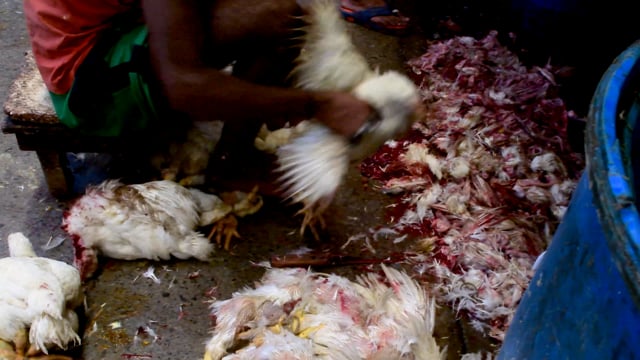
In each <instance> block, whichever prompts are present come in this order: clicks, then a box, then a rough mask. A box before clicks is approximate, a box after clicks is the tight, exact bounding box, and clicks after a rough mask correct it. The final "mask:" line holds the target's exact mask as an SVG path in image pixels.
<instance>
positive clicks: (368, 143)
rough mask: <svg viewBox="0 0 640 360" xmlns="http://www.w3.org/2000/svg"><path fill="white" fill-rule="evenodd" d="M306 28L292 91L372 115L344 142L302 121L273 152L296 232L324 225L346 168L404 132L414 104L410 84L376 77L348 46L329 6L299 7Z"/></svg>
mask: <svg viewBox="0 0 640 360" xmlns="http://www.w3.org/2000/svg"><path fill="white" fill-rule="evenodd" d="M299 3H301V5H302V6H303V7H304V8H306V9H307V11H308V15H307V21H308V25H307V26H306V28H305V32H306V33H305V37H304V43H303V47H302V50H301V54H300V57H299V58H298V64H297V66H296V68H295V69H294V70H293V72H292V75H293V77H294V79H295V82H296V86H298V87H300V88H303V89H307V90H316V91H349V92H351V93H353V94H354V95H355V96H356V97H358V98H359V99H361V100H363V101H365V102H367V103H369V104H370V105H371V106H372V108H373V109H374V110H375V112H376V115H377V116H376V117H375V119H371V120H370V121H368V122H367V123H366V124H365V125H364V126H363V127H362V128H361V129H360V131H358V133H357V134H356V136H354V137H353V138H351V139H348V138H345V137H343V136H340V135H338V134H336V133H334V132H333V131H332V130H330V129H329V128H328V127H326V126H324V125H323V124H321V123H320V122H318V121H314V120H313V119H310V122H309V124H308V126H307V127H306V129H304V130H303V132H302V133H301V134H298V135H296V136H294V137H293V138H292V139H291V141H290V142H289V143H288V144H286V145H283V146H281V147H280V148H279V149H278V152H277V155H278V162H279V167H278V170H279V171H280V172H281V173H282V175H281V178H280V180H281V182H282V185H283V190H284V194H285V196H287V198H288V199H290V200H292V202H294V203H301V204H302V205H303V208H302V210H300V213H302V214H304V220H303V222H302V227H301V233H304V231H305V229H306V228H307V227H309V228H310V230H311V231H312V232H313V233H314V236H315V237H316V239H317V238H318V234H317V232H316V230H315V225H316V223H319V224H320V225H321V226H324V223H323V221H322V216H321V215H322V213H323V212H324V211H325V210H326V208H327V207H328V206H329V204H330V203H331V202H332V200H333V197H334V194H335V193H336V191H337V189H338V187H339V186H340V184H341V183H342V180H343V178H344V177H345V175H346V173H347V170H348V167H349V164H350V162H351V161H359V160H362V159H363V158H364V157H365V156H366V155H368V154H370V153H372V152H373V151H375V149H377V148H378V147H379V146H380V145H382V144H383V143H384V142H385V141H386V140H389V139H391V138H393V137H396V136H398V135H399V134H401V133H403V132H404V131H406V130H408V129H409V127H410V126H411V124H412V123H413V122H414V120H416V118H417V116H416V115H417V110H418V108H419V104H420V100H419V96H418V91H417V88H416V86H415V84H414V83H413V82H412V81H411V80H410V79H409V78H408V77H406V76H405V75H402V74H400V73H399V72H396V71H393V70H390V71H386V72H384V73H379V72H378V71H375V70H373V69H371V67H370V66H369V64H368V63H367V61H366V59H365V58H364V57H363V56H362V54H361V53H360V52H359V51H358V49H357V48H356V47H355V45H354V44H353V43H352V40H351V37H350V35H349V34H348V33H347V29H346V26H345V24H344V21H343V19H342V17H341V15H340V12H339V11H338V8H337V5H336V2H335V1H333V0H307V1H303V0H299Z"/></svg>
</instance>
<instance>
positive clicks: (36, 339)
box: [0, 233, 83, 354]
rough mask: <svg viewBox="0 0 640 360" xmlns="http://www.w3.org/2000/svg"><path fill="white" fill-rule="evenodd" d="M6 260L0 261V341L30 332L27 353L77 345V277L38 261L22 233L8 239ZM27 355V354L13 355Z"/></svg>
mask: <svg viewBox="0 0 640 360" xmlns="http://www.w3.org/2000/svg"><path fill="white" fill-rule="evenodd" d="M8 242H9V253H10V257H7V258H3V259H0V340H2V341H5V342H14V341H15V340H17V339H18V338H19V337H20V336H21V333H22V332H25V331H27V330H28V332H29V337H28V339H29V343H30V344H31V348H30V350H29V352H30V353H33V352H34V351H35V352H44V353H45V354H47V353H48V349H50V348H52V347H54V346H57V347H58V348H61V349H67V347H68V346H69V344H80V342H81V340H80V337H79V336H78V334H77V331H78V316H77V314H76V313H75V311H74V309H75V308H77V307H78V306H79V305H81V304H82V300H83V296H82V292H81V290H80V285H81V283H80V274H79V273H78V270H77V269H76V268H74V267H73V266H71V265H68V264H66V263H64V262H61V261H57V260H53V259H48V258H44V257H38V256H36V254H35V252H34V250H33V247H32V245H31V242H30V241H29V239H27V238H26V237H25V236H24V235H23V234H22V233H13V234H10V235H9V237H8ZM16 350H17V351H26V350H27V349H16Z"/></svg>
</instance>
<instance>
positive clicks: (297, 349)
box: [204, 265, 445, 360]
mask: <svg viewBox="0 0 640 360" xmlns="http://www.w3.org/2000/svg"><path fill="white" fill-rule="evenodd" d="M381 269H382V274H377V273H369V274H366V275H360V276H358V277H357V278H356V280H355V281H351V280H349V279H347V278H344V277H341V276H338V275H331V274H322V273H314V272H311V271H307V270H305V269H303V268H290V269H270V270H268V271H267V272H266V273H265V275H264V276H263V278H262V280H261V282H260V283H259V284H258V285H256V287H255V288H254V289H249V288H247V289H244V290H242V291H239V292H236V293H234V294H233V297H232V298H231V299H227V300H219V301H215V302H214V303H213V304H212V305H211V309H212V312H213V315H214V316H215V318H216V326H215V329H214V330H213V337H212V338H211V340H209V342H208V343H207V345H206V351H205V357H204V359H205V360H218V359H225V360H231V359H238V360H239V359H274V360H278V359H332V360H335V359H344V360H347V359H389V360H393V359H422V360H428V359H442V358H443V357H444V355H445V354H444V351H441V350H440V349H439V347H438V345H437V344H436V342H435V339H434V338H433V336H432V333H433V327H434V320H435V318H434V316H435V314H434V311H435V308H434V302H433V301H432V300H431V299H430V298H428V297H427V295H426V294H425V291H424V289H422V288H421V287H420V286H419V285H418V284H417V283H416V282H415V281H414V280H413V279H411V278H410V277H409V276H408V275H407V274H406V273H404V272H402V271H399V270H396V269H393V268H390V267H386V266H384V265H382V268H381ZM284 344H286V345H284Z"/></svg>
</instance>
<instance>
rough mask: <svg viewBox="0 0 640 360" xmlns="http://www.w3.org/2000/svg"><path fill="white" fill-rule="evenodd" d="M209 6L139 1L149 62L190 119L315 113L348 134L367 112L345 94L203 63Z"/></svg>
mask: <svg viewBox="0 0 640 360" xmlns="http://www.w3.org/2000/svg"><path fill="white" fill-rule="evenodd" d="M208 6H210V5H207V4H206V2H205V1H201V0H144V1H143V10H144V14H145V21H146V23H147V26H148V28H149V33H150V37H149V47H150V52H151V58H152V65H153V67H154V71H155V73H156V74H157V75H158V77H159V79H160V82H161V84H162V90H163V93H164V94H165V95H166V97H167V100H168V101H169V104H170V106H171V107H172V108H173V109H175V110H178V111H181V112H184V113H186V114H188V115H189V116H190V117H191V118H193V119H199V120H223V121H247V120H263V121H268V120H269V119H278V118H280V119H282V118H287V119H292V120H294V121H295V120H302V119H307V118H311V117H320V119H319V120H320V121H323V122H324V123H326V124H327V125H328V126H329V127H331V128H332V129H334V130H335V131H337V132H339V133H342V134H344V135H351V134H353V133H355V131H356V130H357V129H358V128H359V127H360V125H361V124H362V123H363V122H364V121H365V119H366V118H367V116H368V115H369V112H370V109H369V108H368V105H367V104H366V103H363V102H361V101H359V100H357V99H356V98H355V97H353V96H351V95H349V94H345V93H311V92H307V91H302V90H298V89H288V88H279V87H267V86H262V85H257V84H253V83H250V82H247V81H244V80H241V79H238V78H235V77H233V76H230V75H227V74H224V73H222V72H220V71H219V70H217V69H215V68H213V67H210V66H207V65H206V64H205V63H204V61H203V60H202V55H203V54H204V53H205V50H204V49H205V46H206V42H207V41H208V39H209V36H208V34H207V31H209V30H208V29H209V28H210V27H209V26H208V24H207V22H208V21H210V20H209V18H208Z"/></svg>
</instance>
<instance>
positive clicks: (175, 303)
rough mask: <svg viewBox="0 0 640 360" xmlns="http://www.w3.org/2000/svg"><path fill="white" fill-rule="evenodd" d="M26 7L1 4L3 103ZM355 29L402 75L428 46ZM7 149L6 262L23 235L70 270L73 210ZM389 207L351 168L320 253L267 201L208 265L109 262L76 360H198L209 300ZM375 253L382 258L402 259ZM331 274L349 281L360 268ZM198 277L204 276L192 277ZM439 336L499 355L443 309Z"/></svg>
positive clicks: (1, 199)
mask: <svg viewBox="0 0 640 360" xmlns="http://www.w3.org/2000/svg"><path fill="white" fill-rule="evenodd" d="M21 5H22V2H21V1H19V0H0V38H1V39H2V42H1V43H0V53H1V54H2V57H1V58H0V61H1V65H2V68H3V70H4V71H3V72H2V73H1V74H0V98H1V99H5V98H6V96H7V89H8V86H9V85H10V83H11V81H12V80H13V79H14V78H15V77H16V76H17V75H18V73H19V70H20V66H21V63H22V56H23V53H24V52H25V51H26V50H28V48H29V43H28V39H27V34H26V30H25V28H24V22H23V15H22V12H21ZM352 29H353V34H354V36H355V39H356V43H357V44H358V45H359V46H360V47H361V48H362V50H363V52H364V53H365V54H366V55H367V56H368V58H369V60H370V61H371V62H372V63H373V64H377V65H378V66H379V67H380V68H381V69H387V68H396V69H402V68H403V63H404V61H405V60H406V59H408V58H409V57H411V56H413V55H419V54H421V53H422V46H423V45H424V44H423V42H422V39H421V38H419V37H409V38H404V39H398V38H395V37H389V36H384V35H380V34H377V33H374V32H371V31H368V30H364V29H361V28H359V27H357V26H353V27H352ZM0 150H1V151H0V239H2V240H1V241H0V256H2V257H4V256H6V255H7V247H6V242H5V241H4V239H6V238H7V236H8V234H10V233H12V232H16V231H21V232H23V233H25V235H26V236H27V237H29V238H30V239H31V240H32V242H33V243H34V245H35V248H36V252H38V254H39V255H42V256H47V257H51V258H55V259H60V260H63V261H66V262H71V260H72V248H71V244H70V241H64V242H63V243H62V244H61V245H60V246H58V247H55V248H53V249H50V250H46V248H47V246H46V244H47V243H48V242H49V241H50V240H53V241H55V240H56V239H57V238H59V237H61V236H62V237H63V236H65V234H64V232H63V231H62V230H61V229H60V221H61V217H62V212H63V209H64V207H65V205H66V204H64V203H59V202H58V201H56V200H55V199H54V198H52V197H51V196H50V195H49V194H48V190H47V188H46V184H45V182H44V179H43V175H42V173H41V171H40V168H39V164H38V162H37V159H36V156H35V154H34V153H30V152H22V151H20V150H19V149H18V147H17V145H16V142H15V139H14V137H13V136H0ZM392 200H393V199H391V198H390V197H387V196H385V195H381V194H379V193H377V192H375V191H373V190H369V189H368V188H367V187H366V186H363V183H362V182H361V178H360V176H359V174H358V172H357V170H356V169H355V168H354V169H352V171H351V172H350V174H349V180H348V181H347V183H346V184H345V186H344V187H343V189H342V191H341V192H340V193H339V195H338V197H337V199H336V201H335V203H334V204H333V205H332V208H331V209H330V210H329V211H327V214H328V216H327V222H328V231H327V234H328V237H327V238H326V239H325V240H324V243H323V244H321V245H318V244H316V243H314V242H312V241H308V240H307V239H303V238H301V237H300V236H299V235H298V233H297V229H298V226H299V224H300V219H299V218H295V217H293V216H292V215H293V212H294V210H295V209H293V208H288V207H286V206H283V205H282V204H280V203H278V202H277V201H269V202H267V204H266V206H265V207H264V208H263V209H262V210H261V211H260V212H259V213H258V214H256V215H254V216H251V217H248V218H245V219H243V220H242V221H241V223H240V227H239V231H240V233H241V234H242V236H243V238H242V239H241V240H239V241H237V242H236V243H235V246H234V247H233V253H232V254H230V253H227V252H224V251H219V252H218V253H217V255H216V256H215V257H214V259H213V261H211V263H202V262H198V261H195V260H193V261H168V262H160V263H152V262H148V261H130V262H126V261H115V260H105V261H103V262H102V263H101V268H102V271H101V273H100V274H99V275H98V276H97V278H95V279H94V280H91V281H89V282H88V283H87V284H86V287H85V292H86V303H87V310H86V313H85V314H83V320H84V321H83V329H82V331H83V335H82V342H83V343H82V346H81V347H78V348H75V349H73V350H72V351H70V352H69V354H70V355H72V356H73V357H74V358H83V359H87V360H94V359H106V360H108V359H123V358H133V359H135V358H141V359H143V358H147V359H158V360H159V359H201V358H202V355H203V352H204V343H205V341H206V340H207V339H208V338H209V336H210V334H209V331H210V327H211V319H210V317H209V310H208V301H209V300H210V297H209V296H210V295H211V294H213V295H215V297H217V298H219V299H224V298H228V297H230V296H231V294H232V292H233V291H235V290H238V289H240V288H242V287H244V286H247V285H251V284H252V282H253V281H254V280H256V279H258V278H259V277H260V276H261V275H262V273H263V271H264V269H262V268H260V267H256V266H254V265H252V262H254V261H255V262H258V261H264V260H268V259H269V257H270V256H271V255H272V254H280V253H285V252H287V251H289V250H291V249H296V248H299V247H301V246H310V247H313V246H315V247H317V246H331V245H334V246H340V245H342V244H343V243H344V242H345V241H346V240H347V239H348V238H349V237H350V236H352V235H357V234H362V233H366V232H367V231H368V230H369V229H370V228H372V227H374V226H380V225H384V224H385V222H386V219H385V217H384V210H385V206H386V205H387V204H390V203H391V202H392ZM377 245H379V248H378V251H379V253H380V255H381V256H383V255H384V253H386V252H391V251H399V250H402V249H401V248H391V247H390V245H389V244H377ZM391 246H393V245H391ZM398 246H402V245H398ZM150 266H154V267H155V269H156V270H155V274H156V275H157V277H158V278H159V280H160V283H156V282H153V281H151V280H150V279H147V278H145V277H142V276H141V275H142V273H143V272H144V271H146V270H147V269H148V268H149V267H150ZM355 270H356V271H357V269H355ZM332 271H335V272H337V273H341V274H345V275H349V274H351V273H352V272H353V271H354V269H353V268H335V269H332ZM196 273H198V274H199V276H193V274H196ZM145 329H146V331H145ZM149 330H151V331H149ZM154 334H155V336H154ZM435 335H436V337H437V339H438V341H439V342H440V343H441V345H443V346H444V345H448V346H449V351H448V353H449V359H458V358H459V357H460V354H461V353H466V352H475V351H477V350H481V349H492V348H491V343H490V341H488V340H487V339H485V338H483V337H482V335H481V334H477V333H474V332H473V331H472V330H470V329H469V328H468V327H467V326H466V325H465V324H464V323H462V322H460V321H456V320H455V319H454V317H453V316H452V314H451V311H450V310H449V309H446V308H440V309H438V325H437V326H436V334H435Z"/></svg>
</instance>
